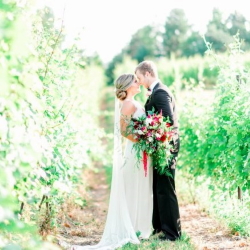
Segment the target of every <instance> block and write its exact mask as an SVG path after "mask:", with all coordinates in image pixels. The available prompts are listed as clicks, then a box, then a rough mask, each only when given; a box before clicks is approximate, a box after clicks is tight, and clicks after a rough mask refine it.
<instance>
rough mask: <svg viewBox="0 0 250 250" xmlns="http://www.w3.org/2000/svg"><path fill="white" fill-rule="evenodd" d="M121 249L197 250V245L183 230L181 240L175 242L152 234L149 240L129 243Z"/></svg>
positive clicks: (120, 249)
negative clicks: (162, 239)
mask: <svg viewBox="0 0 250 250" xmlns="http://www.w3.org/2000/svg"><path fill="white" fill-rule="evenodd" d="M118 249H119V250H143V249H152V250H154V249H155V250H156V249H157V250H160V249H162V250H163V249H169V250H195V247H194V246H193V245H192V244H191V242H190V238H189V236H187V235H186V234H185V232H183V235H182V237H181V239H180V240H177V241H175V242H170V241H161V240H159V239H158V236H151V237H150V238H149V239H148V240H142V241H141V244H139V245H135V244H131V243H128V244H126V245H124V246H123V247H121V248H118Z"/></svg>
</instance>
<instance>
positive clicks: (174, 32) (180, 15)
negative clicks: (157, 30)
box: [163, 9, 191, 57]
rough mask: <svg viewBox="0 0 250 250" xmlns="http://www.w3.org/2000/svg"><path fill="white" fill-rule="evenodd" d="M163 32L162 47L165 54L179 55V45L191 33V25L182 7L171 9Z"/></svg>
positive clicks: (168, 55)
mask: <svg viewBox="0 0 250 250" xmlns="http://www.w3.org/2000/svg"><path fill="white" fill-rule="evenodd" d="M164 27H165V32H164V33H163V48H164V52H165V55H166V56H167V57H170V56H171V54H174V55H175V56H176V57H180V56H181V54H182V51H181V46H182V44H183V43H184V42H185V41H186V39H187V38H188V36H189V34H190V33H191V30H190V28H191V26H190V25H189V24H188V20H187V17H186V15H185V13H184V11H183V10H182V9H173V10H172V11H171V12H170V14H169V16H168V17H167V20H166V22H165V25H164Z"/></svg>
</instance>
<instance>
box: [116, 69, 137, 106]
mask: <svg viewBox="0 0 250 250" xmlns="http://www.w3.org/2000/svg"><path fill="white" fill-rule="evenodd" d="M134 79H135V75H133V74H122V75H120V76H119V77H118V78H117V79H116V81H115V93H116V97H117V98H118V99H119V100H121V101H123V100H125V99H126V97H127V89H128V88H129V87H130V85H131V84H132V83H133V82H134Z"/></svg>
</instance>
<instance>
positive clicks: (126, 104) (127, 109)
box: [121, 100, 136, 115]
mask: <svg viewBox="0 0 250 250" xmlns="http://www.w3.org/2000/svg"><path fill="white" fill-rule="evenodd" d="M135 110H136V105H135V103H134V102H133V101H131V100H124V101H123V102H122V106H121V113H122V114H123V115H132V114H133V113H134V112H135Z"/></svg>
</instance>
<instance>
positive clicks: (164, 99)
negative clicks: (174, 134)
mask: <svg viewBox="0 0 250 250" xmlns="http://www.w3.org/2000/svg"><path fill="white" fill-rule="evenodd" d="M153 108H154V110H155V112H157V113H160V112H161V111H162V114H163V116H165V117H169V118H170V123H171V125H172V126H173V127H174V128H175V129H178V119H177V113H176V107H175V98H174V96H173V94H172V93H171V91H170V90H169V89H168V87H167V86H166V85H164V84H162V83H160V82H159V83H157V84H156V85H155V87H154V89H153V92H152V94H151V95H150V96H149V97H148V99H147V102H146V104H145V110H146V112H147V111H151V110H152V109H153Z"/></svg>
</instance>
